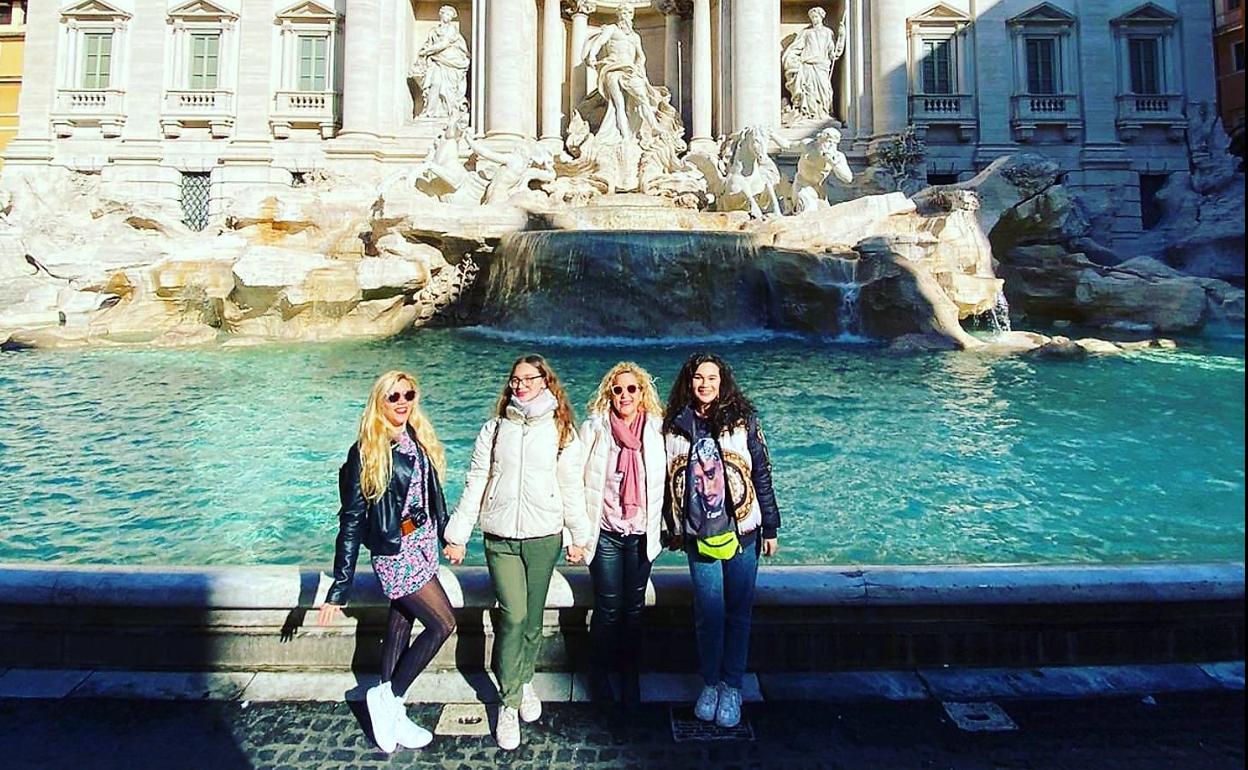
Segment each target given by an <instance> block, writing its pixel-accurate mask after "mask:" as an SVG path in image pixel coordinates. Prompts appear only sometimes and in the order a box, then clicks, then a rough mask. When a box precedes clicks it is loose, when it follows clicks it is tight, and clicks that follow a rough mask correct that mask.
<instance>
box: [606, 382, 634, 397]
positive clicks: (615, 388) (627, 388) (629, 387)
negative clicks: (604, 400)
mask: <svg viewBox="0 0 1248 770" xmlns="http://www.w3.org/2000/svg"><path fill="white" fill-rule="evenodd" d="M639 390H641V388H639V387H638V386H636V385H613V386H612V387H611V392H612V393H614V394H615V395H617V396H618V395H620V394H621V393H623V392H624V391H628V392H629V393H636V392H637V391H639Z"/></svg>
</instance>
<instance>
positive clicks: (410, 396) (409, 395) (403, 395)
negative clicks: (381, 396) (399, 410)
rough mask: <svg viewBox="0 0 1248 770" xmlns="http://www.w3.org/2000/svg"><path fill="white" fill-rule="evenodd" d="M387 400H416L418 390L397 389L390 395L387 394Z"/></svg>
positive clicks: (395, 401)
mask: <svg viewBox="0 0 1248 770" xmlns="http://www.w3.org/2000/svg"><path fill="white" fill-rule="evenodd" d="M386 400H387V401H389V402H390V403H392V404H397V403H399V401H415V400H416V391H414V390H406V391H404V390H396V391H394V392H393V393H391V394H390V395H388V396H386Z"/></svg>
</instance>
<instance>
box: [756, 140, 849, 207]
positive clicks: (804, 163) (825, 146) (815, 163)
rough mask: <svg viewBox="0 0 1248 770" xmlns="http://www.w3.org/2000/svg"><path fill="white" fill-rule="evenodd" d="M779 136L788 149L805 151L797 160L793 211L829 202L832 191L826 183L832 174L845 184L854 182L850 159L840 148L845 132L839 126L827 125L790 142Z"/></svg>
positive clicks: (791, 193) (782, 146) (792, 195)
mask: <svg viewBox="0 0 1248 770" xmlns="http://www.w3.org/2000/svg"><path fill="white" fill-rule="evenodd" d="M775 139H776V143H777V144H779V145H780V147H781V148H782V149H784V150H793V149H800V151H801V155H800V156H799V157H798V160H797V173H796V174H795V175H794V177H793V184H792V185H791V186H790V188H789V205H790V213H793V214H803V213H805V212H807V211H813V210H814V209H816V208H818V207H819V206H820V205H824V204H826V203H827V202H828V194H827V189H826V188H825V187H824V185H825V184H826V183H827V181H828V178H829V177H835V178H836V180H837V181H838V182H840V183H841V184H851V183H852V182H853V181H854V172H853V171H851V170H850V168H849V159H848V158H846V157H845V153H843V152H841V150H840V144H841V132H840V131H838V130H837V129H835V128H825V129H823V130H822V131H820V132H819V133H817V134H815V135H814V136H813V137H811V138H809V139H803V140H802V141H800V142H789V141H786V140H785V139H783V138H781V137H779V136H777V137H775Z"/></svg>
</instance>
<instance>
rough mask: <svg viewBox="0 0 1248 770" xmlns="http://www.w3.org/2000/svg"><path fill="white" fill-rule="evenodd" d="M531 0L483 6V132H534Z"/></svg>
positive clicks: (507, 135) (495, 0)
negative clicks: (484, 84)
mask: <svg viewBox="0 0 1248 770" xmlns="http://www.w3.org/2000/svg"><path fill="white" fill-rule="evenodd" d="M536 33H537V18H536V10H535V8H534V5H533V0H490V2H489V4H488V5H487V6H486V18H485V35H486V43H485V47H486V73H485V77H486V86H485V135H486V136H487V137H498V138H504V139H519V138H526V137H532V136H533V135H534V134H535V133H537V126H536V123H537V120H536V117H537V116H536V114H535V111H534V109H533V104H534V101H535V100H536V96H537V83H536V82H535V81H536V78H537V72H536V69H537V68H536V66H535V65H536V61H535V58H534V50H533V49H534V48H535V47H536V45H535V43H536V38H537V34H536Z"/></svg>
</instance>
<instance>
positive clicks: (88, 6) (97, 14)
mask: <svg viewBox="0 0 1248 770" xmlns="http://www.w3.org/2000/svg"><path fill="white" fill-rule="evenodd" d="M61 16H62V17H63V18H67V19H128V18H130V13H129V12H128V11H123V10H121V9H120V8H118V7H117V6H115V5H113V4H111V3H106V2H104V0H82V2H77V3H70V4H69V5H67V6H65V7H64V8H62V9H61Z"/></svg>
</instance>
